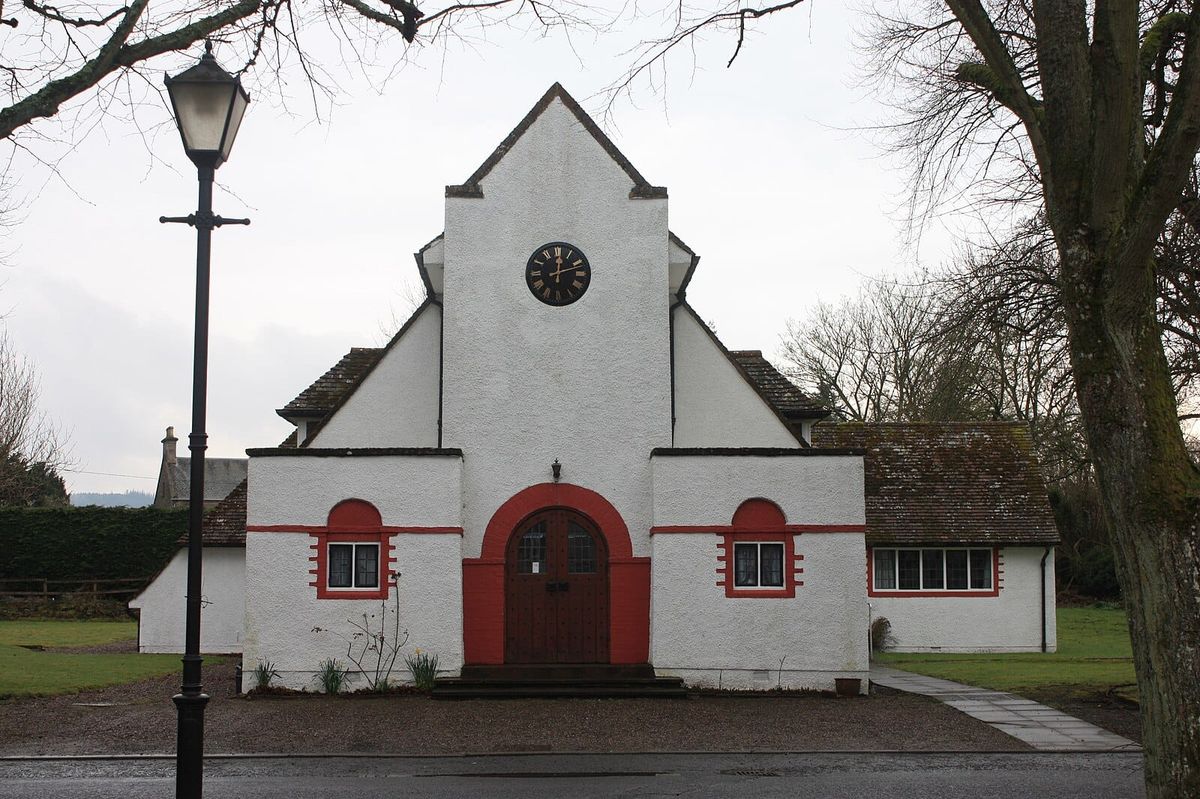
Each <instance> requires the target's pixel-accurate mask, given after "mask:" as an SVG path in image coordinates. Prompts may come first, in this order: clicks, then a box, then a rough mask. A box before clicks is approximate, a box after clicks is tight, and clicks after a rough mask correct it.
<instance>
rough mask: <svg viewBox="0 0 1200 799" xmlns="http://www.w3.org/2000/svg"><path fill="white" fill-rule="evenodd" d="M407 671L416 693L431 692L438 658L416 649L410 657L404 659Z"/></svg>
mask: <svg viewBox="0 0 1200 799" xmlns="http://www.w3.org/2000/svg"><path fill="white" fill-rule="evenodd" d="M404 662H405V663H407V664H408V670H409V671H411V672H412V676H413V683H414V684H415V685H416V686H417V690H418V691H430V690H433V681H434V680H435V679H436V678H437V673H438V656H437V655H430V654H427V653H425V652H422V651H421V650H420V649H418V650H417V651H416V652H415V653H413V654H412V655H410V656H408V657H405V658H404Z"/></svg>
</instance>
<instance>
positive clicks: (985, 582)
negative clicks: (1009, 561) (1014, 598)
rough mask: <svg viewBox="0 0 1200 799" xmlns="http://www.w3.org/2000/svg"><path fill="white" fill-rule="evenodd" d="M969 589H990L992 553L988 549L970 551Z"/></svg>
mask: <svg viewBox="0 0 1200 799" xmlns="http://www.w3.org/2000/svg"><path fill="white" fill-rule="evenodd" d="M971 587H972V588H991V587H992V551H991V550H990V549H972V550H971Z"/></svg>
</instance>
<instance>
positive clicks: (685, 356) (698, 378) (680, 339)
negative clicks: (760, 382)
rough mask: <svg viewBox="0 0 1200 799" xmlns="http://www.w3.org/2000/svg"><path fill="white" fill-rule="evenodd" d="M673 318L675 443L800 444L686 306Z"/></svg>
mask: <svg viewBox="0 0 1200 799" xmlns="http://www.w3.org/2000/svg"><path fill="white" fill-rule="evenodd" d="M673 320H674V324H675V446H676V447H796V446H799V443H798V442H797V441H796V437H795V436H793V435H792V434H791V432H789V431H788V429H787V428H786V427H785V426H784V424H783V422H781V421H779V417H778V416H776V415H775V413H774V412H773V411H772V410H771V409H770V408H769V407H768V406H767V404H766V403H765V402H763V400H762V397H760V396H759V395H758V392H757V391H755V390H754V389H753V388H752V387H751V386H750V384H749V383H747V382H746V380H745V378H743V377H742V376H741V374H740V373H739V372H738V370H737V368H736V367H735V366H734V365H733V364H732V363H730V362H729V359H728V358H727V357H725V354H724V353H723V352H721V350H720V349H719V348H718V347H717V345H716V344H714V343H713V340H712V337H711V336H709V335H708V333H707V332H705V331H704V329H703V328H702V327H701V323H700V322H699V321H697V320H696V318H695V317H694V316H692V314H690V313H688V311H687V310H686V309H685V308H682V307H680V308H676V309H675V311H674V314H673Z"/></svg>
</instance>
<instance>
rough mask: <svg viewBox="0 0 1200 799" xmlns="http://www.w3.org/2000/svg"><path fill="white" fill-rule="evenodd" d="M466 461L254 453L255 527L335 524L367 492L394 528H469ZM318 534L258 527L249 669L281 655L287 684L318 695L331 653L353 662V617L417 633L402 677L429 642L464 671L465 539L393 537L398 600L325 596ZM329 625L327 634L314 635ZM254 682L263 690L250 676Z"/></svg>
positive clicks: (250, 566) (252, 556)
mask: <svg viewBox="0 0 1200 799" xmlns="http://www.w3.org/2000/svg"><path fill="white" fill-rule="evenodd" d="M461 463H462V461H461V459H459V458H457V457H448V456H437V457H419V456H386V457H343V458H324V457H321V458H318V457H304V456H290V457H262V458H251V459H250V485H251V486H252V487H253V490H252V491H251V492H250V495H249V499H248V502H247V515H246V523H247V526H248V527H250V528H253V527H255V526H273V527H278V526H283V527H286V526H287V525H298V526H299V525H304V526H309V525H311V526H323V525H325V523H326V521H327V518H328V515H329V511H330V509H331V508H332V507H333V506H334V505H336V504H337V503H338V502H340V501H342V500H344V499H351V498H354V499H361V500H365V501H367V502H370V503H371V504H373V505H374V506H375V507H376V508H378V509H379V511H380V513H381V515H382V517H383V524H384V525H385V526H397V527H399V526H419V527H458V526H460V524H461V507H462V487H461V482H460V470H461ZM315 540H316V539H315V538H314V537H313V536H312V535H310V534H309V533H307V532H278V531H271V532H256V531H254V530H249V531H248V532H247V534H246V592H247V598H248V600H247V603H246V632H245V648H244V657H243V664H244V666H245V668H246V669H247V671H249V670H252V669H253V668H254V667H255V666H256V665H257V664H258V663H259V662H261V661H265V660H269V661H270V662H271V664H272V665H273V666H274V667H275V668H276V669H277V670H278V671H279V673H280V679H279V680H278V681H277V683H278V684H281V685H286V686H289V687H292V688H297V689H302V688H307V689H308V690H315V687H314V683H313V675H314V672H315V671H316V669H317V666H318V664H319V663H320V662H321V661H322V660H324V659H325V658H329V657H336V658H339V659H340V660H341V661H342V662H343V663H345V661H346V640H345V639H346V637H347V636H350V635H352V634H353V633H354V629H353V627H352V626H351V624H350V622H351V620H354V619H358V620H361V617H362V615H363V614H367V615H368V617H369V618H370V625H371V628H372V629H373V630H376V629H379V620H380V619H386V621H385V632H386V634H387V635H388V636H389V638H390V637H391V636H392V635H393V633H394V630H395V623H396V619H397V617H398V618H399V625H400V626H399V629H400V630H401V632H403V631H407V633H408V643H407V645H406V646H405V647H404V648H403V649H402V650H401V656H400V658H399V659H398V661H397V666H396V668H395V670H394V671H393V672H392V677H393V679H394V680H397V681H400V680H404V679H406V678H407V677H408V672H407V670H406V668H405V666H404V656H405V655H411V654H413V653H414V652H415V650H416V649H417V648H420V649H421V650H422V651H424V652H429V653H432V654H436V655H438V658H439V661H440V667H441V668H442V669H443V670H446V671H449V672H457V670H458V669H459V668H460V667H461V666H462V539H461V537H460V536H458V535H454V534H428V533H398V534H396V535H394V536H392V539H391V541H392V545H393V546H394V547H395V550H394V551H393V555H394V557H395V558H396V562H395V563H394V564H393V565H392V568H393V569H394V570H396V571H398V572H400V576H399V577H398V578H397V580H396V584H395V587H394V588H392V589H391V590H390V591H389V597H388V599H387V600H386V601H384V600H378V599H318V598H317V589H316V588H315V587H312V586H310V585H309V583H310V582H313V580H314V577H313V575H311V574H309V570H310V569H313V568H314V567H315V566H314V564H313V562H311V561H310V560H309V557H310V556H311V555H312V554H313V551H312V550H311V549H309V546H310V545H311V544H312V543H313V542H314V541H315ZM314 628H320V630H321V631H319V632H317V631H314ZM246 687H247V688H249V687H251V685H250V683H247V684H246Z"/></svg>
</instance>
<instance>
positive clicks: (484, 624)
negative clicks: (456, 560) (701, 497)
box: [463, 483, 650, 664]
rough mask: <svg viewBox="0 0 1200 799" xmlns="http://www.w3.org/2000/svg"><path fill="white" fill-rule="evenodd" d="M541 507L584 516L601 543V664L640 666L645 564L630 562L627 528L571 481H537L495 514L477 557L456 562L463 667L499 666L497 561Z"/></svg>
mask: <svg viewBox="0 0 1200 799" xmlns="http://www.w3.org/2000/svg"><path fill="white" fill-rule="evenodd" d="M546 508H567V509H570V510H574V511H577V512H578V513H582V514H583V515H584V516H587V517H588V518H589V519H591V520H592V521H593V522H595V524H596V526H597V527H598V528H599V530H600V532H601V534H602V535H603V536H604V539H605V541H606V543H607V544H608V552H609V559H608V567H609V572H608V573H609V596H610V600H609V660H610V662H611V663H645V662H647V661H648V660H649V657H650V559H649V558H635V557H633V543H632V542H631V541H630V538H629V528H628V527H627V526H626V525H625V520H624V519H623V518H621V514H620V512H618V511H617V509H616V508H615V507H613V505H612V503H611V502H609V501H608V500H607V499H605V498H604V497H603V496H601V495H600V494H598V493H596V492H595V491H592V490H591V489H587V488H584V487H582V486H578V485H573V484H571V483H539V484H537V485H532V486H529V487H528V488H525V489H523V490H521V491H518V492H517V493H516V494H514V495H513V496H511V497H509V498H508V499H507V500H506V501H505V502H504V504H502V505H501V506H500V507H499V508H497V509H496V512H495V513H493V514H492V518H491V520H490V521H489V522H488V524H487V528H486V529H485V531H484V534H483V549H482V552H481V553H480V557H478V558H464V559H463V654H464V660H465V661H466V662H467V663H470V664H475V663H479V664H499V663H503V662H504V557H505V550H506V547H507V545H508V540H509V537H510V536H512V534H513V532H514V531H515V530H516V529H517V525H519V524H520V523H521V521H522V520H523V519H525V518H526V517H528V516H530V515H531V514H533V513H536V512H537V511H539V510H543V509H546Z"/></svg>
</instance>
